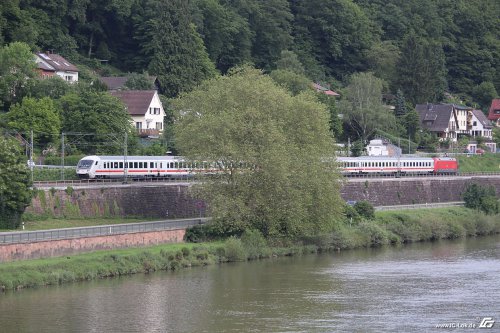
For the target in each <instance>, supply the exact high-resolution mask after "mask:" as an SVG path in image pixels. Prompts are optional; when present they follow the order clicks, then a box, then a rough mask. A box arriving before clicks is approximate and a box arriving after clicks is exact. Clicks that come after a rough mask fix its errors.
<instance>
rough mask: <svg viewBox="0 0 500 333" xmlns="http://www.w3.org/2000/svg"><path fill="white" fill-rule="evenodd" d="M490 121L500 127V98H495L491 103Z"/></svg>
mask: <svg viewBox="0 0 500 333" xmlns="http://www.w3.org/2000/svg"><path fill="white" fill-rule="evenodd" d="M488 119H489V120H491V121H492V122H493V123H494V124H495V125H496V126H498V127H500V98H495V99H493V100H492V101H491V106H490V111H489V112H488Z"/></svg>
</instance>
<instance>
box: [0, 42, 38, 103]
mask: <svg viewBox="0 0 500 333" xmlns="http://www.w3.org/2000/svg"><path fill="white" fill-rule="evenodd" d="M35 68H36V64H35V61H34V56H33V53H31V50H30V48H29V46H28V45H26V44H24V43H19V42H15V43H11V44H9V45H7V46H4V47H3V48H1V49H0V107H1V106H3V108H4V110H8V108H9V107H10V104H12V103H15V102H17V101H18V98H19V96H20V92H21V89H22V87H23V86H24V85H25V84H26V82H27V81H28V80H30V79H31V78H33V77H35V75H36V72H35Z"/></svg>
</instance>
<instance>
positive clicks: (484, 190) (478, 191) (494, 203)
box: [463, 184, 500, 215]
mask: <svg viewBox="0 0 500 333" xmlns="http://www.w3.org/2000/svg"><path fill="white" fill-rule="evenodd" d="M463 198H464V202H465V207H467V208H472V209H476V210H480V211H483V212H484V213H485V214H489V215H495V214H498V212H499V207H500V203H499V202H498V198H497V196H496V193H495V188H494V187H493V186H489V187H484V186H480V185H478V184H470V185H468V186H467V188H466V189H465V192H464V194H463Z"/></svg>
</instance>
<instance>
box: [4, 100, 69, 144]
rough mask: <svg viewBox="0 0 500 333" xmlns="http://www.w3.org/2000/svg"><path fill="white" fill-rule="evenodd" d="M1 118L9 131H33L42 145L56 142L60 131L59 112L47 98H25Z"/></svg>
mask: <svg viewBox="0 0 500 333" xmlns="http://www.w3.org/2000/svg"><path fill="white" fill-rule="evenodd" d="M3 118H4V119H3V121H5V123H6V125H7V127H8V128H10V129H13V130H16V131H18V132H21V133H29V132H30V131H33V132H34V133H35V134H34V135H35V139H36V140H37V141H38V142H40V144H44V145H45V144H47V143H50V142H54V141H55V140H57V138H58V136H59V133H60V130H61V119H60V118H59V112H58V110H57V109H56V106H55V105H54V102H53V100H52V99H50V98H48V97H44V98H42V99H34V98H30V97H26V98H24V99H23V100H22V102H21V103H19V104H14V105H12V107H11V108H10V110H9V112H7V113H6V114H5V117H3Z"/></svg>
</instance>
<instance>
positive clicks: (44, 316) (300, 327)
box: [0, 236, 500, 332]
mask: <svg viewBox="0 0 500 333" xmlns="http://www.w3.org/2000/svg"><path fill="white" fill-rule="evenodd" d="M484 318H492V319H491V320H490V319H486V321H484V322H483V324H484V325H486V326H489V325H491V321H492V320H494V321H497V323H495V324H494V326H493V328H492V329H485V331H486V332H491V331H499V330H500V236H494V237H483V238H476V239H469V240H459V241H441V242H436V243H420V244H412V245H409V246H402V247H386V248H380V249H363V250H355V251H345V252H341V253H328V254H320V255H307V256H302V257H287V258H275V259H268V260H260V261H253V262H248V263H232V264H223V265H213V266H208V267H197V268H192V269H184V270H180V271H177V272H158V273H154V274H150V275H142V274H140V275H136V276H132V277H122V278H115V279H107V280H101V281H93V282H84V283H77V284H71V285H64V286H58V287H47V288H38V289H31V290H30V289H27V290H21V291H18V292H7V293H4V294H0V331H1V332H382V331H384V332H387V331H389V332H401V331H405V332H429V331H434V332H436V331H438V332H439V331H447V330H445V329H440V328H436V325H447V324H449V325H455V326H457V325H458V326H460V325H462V326H472V325H476V327H477V326H479V325H480V322H481V321H482V320H483V319H484ZM457 331H460V330H459V329H457Z"/></svg>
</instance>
